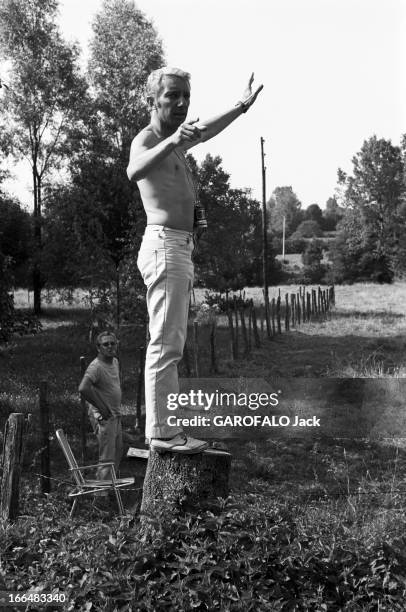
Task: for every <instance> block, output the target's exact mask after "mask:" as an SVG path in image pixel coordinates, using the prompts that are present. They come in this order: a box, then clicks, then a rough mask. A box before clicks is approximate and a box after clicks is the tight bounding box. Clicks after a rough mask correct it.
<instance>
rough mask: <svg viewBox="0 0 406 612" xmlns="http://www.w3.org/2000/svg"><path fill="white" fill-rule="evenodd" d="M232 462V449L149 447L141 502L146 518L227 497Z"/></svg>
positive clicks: (144, 517)
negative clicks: (164, 449) (194, 450)
mask: <svg viewBox="0 0 406 612" xmlns="http://www.w3.org/2000/svg"><path fill="white" fill-rule="evenodd" d="M230 465H231V455H230V453H227V452H225V451H221V450H218V449H214V448H213V449H211V448H210V449H207V450H205V451H204V452H203V453H198V454H196V455H181V454H178V453H170V452H168V453H162V454H161V453H157V452H156V451H153V450H152V451H150V454H149V459H148V465H147V471H146V474H145V479H144V487H143V495H142V504H141V513H142V514H143V520H144V519H145V520H146V521H147V522H148V518H149V519H154V518H155V519H156V518H159V517H162V515H165V514H166V515H167V516H168V517H169V516H171V514H172V513H173V512H176V511H181V510H182V509H186V508H190V507H193V508H196V507H197V506H198V505H199V504H200V505H202V504H203V505H204V504H205V502H210V500H213V501H214V500H215V499H217V498H218V497H227V496H228V493H229V483H228V479H229V472H230ZM169 513H170V514H169Z"/></svg>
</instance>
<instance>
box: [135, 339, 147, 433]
mask: <svg viewBox="0 0 406 612" xmlns="http://www.w3.org/2000/svg"><path fill="white" fill-rule="evenodd" d="M145 352H146V347H145V345H144V344H142V345H141V346H140V348H139V353H138V378H137V399H136V405H135V429H138V428H140V427H141V404H142V390H143V388H144V368H145Z"/></svg>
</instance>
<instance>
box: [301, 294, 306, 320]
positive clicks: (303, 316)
mask: <svg viewBox="0 0 406 612" xmlns="http://www.w3.org/2000/svg"><path fill="white" fill-rule="evenodd" d="M300 292H301V296H302V320H303V323H306V320H307V317H306V301H305V290H304V287H303V291H302V288H300Z"/></svg>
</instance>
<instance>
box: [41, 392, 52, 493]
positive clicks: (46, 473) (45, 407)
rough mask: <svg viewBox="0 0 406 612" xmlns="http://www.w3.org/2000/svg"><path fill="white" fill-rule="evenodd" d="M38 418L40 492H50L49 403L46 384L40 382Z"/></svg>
mask: <svg viewBox="0 0 406 612" xmlns="http://www.w3.org/2000/svg"><path fill="white" fill-rule="evenodd" d="M39 418H40V428H41V492H42V493H49V492H50V490H51V481H50V476H51V470H50V461H49V403H48V383H47V381H46V380H42V381H41V382H40V384H39Z"/></svg>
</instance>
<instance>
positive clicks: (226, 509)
mask: <svg viewBox="0 0 406 612" xmlns="http://www.w3.org/2000/svg"><path fill="white" fill-rule="evenodd" d="M33 501H34V499H33V494H32V493H31V494H30V493H28V492H26V502H25V505H26V507H27V508H29V509H30V512H32V508H34V507H35V508H36V515H35V516H29V517H27V516H26V517H22V518H20V519H19V521H18V522H17V523H16V524H15V525H6V524H4V525H3V526H2V527H1V528H0V530H1V538H0V542H1V544H0V547H1V548H0V551H1V558H2V562H1V569H0V572H1V573H0V585H1V587H2V589H3V590H4V589H9V590H20V591H22V592H26V591H29V590H32V591H33V592H50V591H53V592H58V591H59V592H63V593H65V594H66V595H67V596H68V597H69V601H70V604H69V606H68V607H67V609H69V610H73V609H75V610H111V611H113V610H122V611H125V610H140V611H144V610H145V611H147V610H198V611H203V610H221V611H227V610H243V611H250V610H252V611H253V610H255V611H265V610H298V611H299V610H317V611H320V610H329V611H334V610H337V611H338V610H354V611H355V610H376V609H378V606H379V609H380V610H388V611H389V610H391V611H394V610H402V609H404V608H403V601H404V596H405V592H406V588H405V587H406V556H405V555H404V552H403V550H404V544H405V541H404V538H402V537H401V536H399V535H398V534H401V533H402V530H404V527H405V521H404V517H403V511H402V510H401V509H400V508H395V507H394V505H392V506H391V507H390V508H387V509H385V510H382V509H381V510H377V508H376V507H375V508H374V509H373V508H372V507H371V505H370V499H368V500H363V499H361V498H359V499H357V497H356V496H351V497H348V498H347V499H345V500H342V501H340V502H337V500H332V499H324V500H318V501H317V502H316V500H312V501H309V500H308V502H307V503H306V504H305V503H302V504H299V503H298V501H285V502H281V501H277V500H275V499H274V500H272V499H271V498H270V497H268V496H265V495H264V494H263V493H255V492H254V493H250V494H241V495H239V494H237V495H235V496H234V497H233V498H229V499H228V500H227V501H226V502H222V501H219V503H218V505H217V507H216V508H215V509H214V508H211V510H201V511H200V512H194V513H193V514H188V513H186V514H185V515H183V516H181V517H178V518H172V519H171V520H170V521H168V519H167V517H166V520H163V521H162V523H161V524H160V525H159V527H158V529H157V531H156V535H155V536H143V534H142V532H141V529H140V526H139V522H138V517H135V518H131V517H126V518H124V519H122V520H121V521H119V519H117V518H110V519H109V520H107V521H106V520H104V521H101V520H95V519H94V516H93V517H90V516H89V515H86V514H85V513H86V512H89V510H86V509H85V508H83V509H82V511H81V512H80V514H78V518H74V519H69V518H68V512H67V510H68V509H67V506H66V505H65V504H66V501H65V500H64V499H62V498H61V495H60V493H55V494H53V495H51V496H49V497H48V498H47V499H44V500H43V501H40V502H38V499H35V504H34V503H33ZM315 504H317V505H318V509H317V511H316V507H315ZM61 505H62V506H63V508H61ZM383 514H384V516H383ZM91 518H92V519H93V520H90V519H91ZM382 527H385V529H384V532H383V534H382V537H380V536H378V535H377V534H380V533H381V531H380V530H381V528H382ZM366 533H367V534H368V535H365V534H366ZM385 538H386V541H384V540H385Z"/></svg>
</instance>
